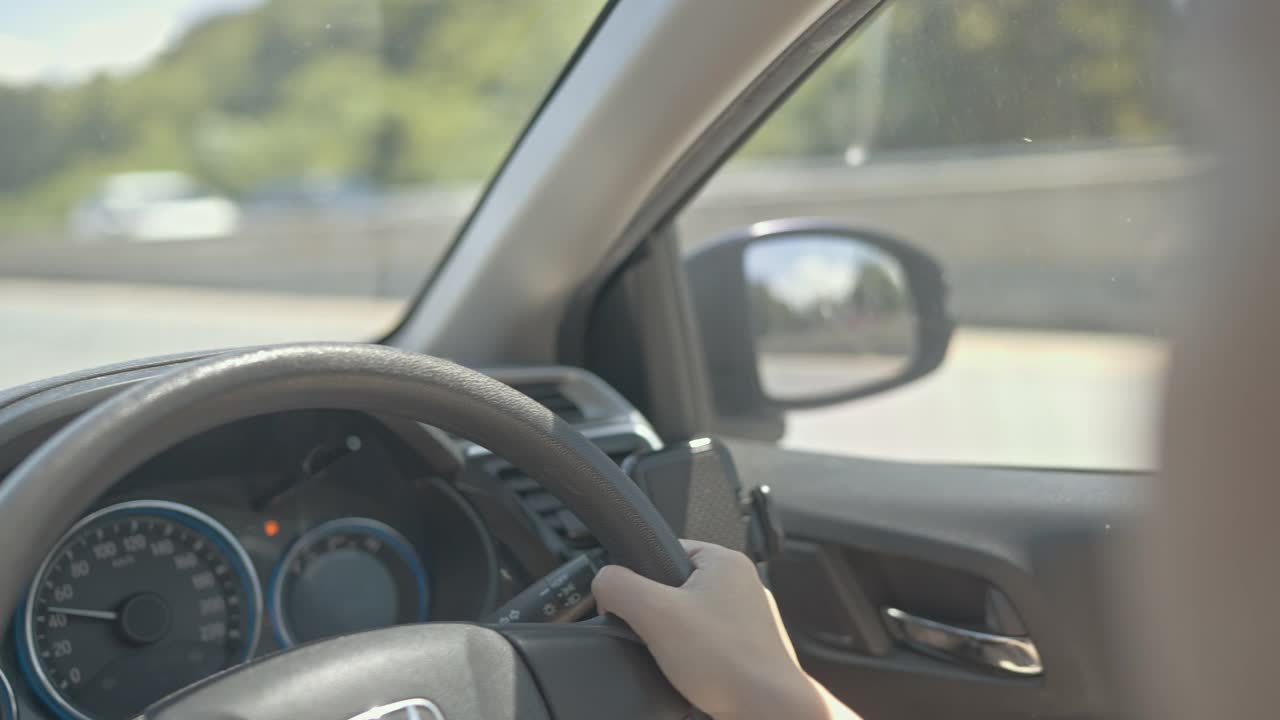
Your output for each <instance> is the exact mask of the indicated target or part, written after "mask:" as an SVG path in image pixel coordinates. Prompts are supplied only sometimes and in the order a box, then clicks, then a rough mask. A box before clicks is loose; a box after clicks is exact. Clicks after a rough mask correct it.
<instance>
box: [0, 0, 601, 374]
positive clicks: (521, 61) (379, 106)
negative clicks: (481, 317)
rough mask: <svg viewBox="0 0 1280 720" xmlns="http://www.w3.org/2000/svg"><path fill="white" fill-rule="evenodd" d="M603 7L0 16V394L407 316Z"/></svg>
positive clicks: (48, 8)
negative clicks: (40, 381) (121, 366)
mask: <svg viewBox="0 0 1280 720" xmlns="http://www.w3.org/2000/svg"><path fill="white" fill-rule="evenodd" d="M602 4H603V0H520V1H519V2H514V1H512V0H135V1H134V2H130V3H114V2H102V0H46V1H45V2H42V3H4V4H3V6H0V158H3V161H0V317H2V318H3V320H0V324H2V325H3V327H4V328H5V331H6V338H5V347H4V349H3V350H2V351H0V387H7V386H10V385H14V384H18V383H21V382H25V381H29V380H33V379H37V378H40V377H46V376H49V375H52V374H56V373H59V372H64V371H70V370H74V369H79V368H84V367H89V366H93V365H99V364H104V363H109V362H117V361H121V360H127V359H130V358H136V357H144V356H148V355H156V354H162V353H170V352H178V351H186V350H196V349H203V348H215V347H225V346H234V345H245V344H254V343H263V342H287V341H295V340H322V339H323V340H372V339H376V338H379V337H382V336H383V335H385V334H386V333H387V332H389V331H390V329H392V328H393V327H394V326H395V325H396V324H397V323H398V322H399V320H400V319H401V317H402V316H403V314H404V312H405V310H406V306H407V304H408V303H409V302H410V301H411V299H412V298H413V297H415V295H416V293H417V292H418V290H419V289H420V288H421V286H422V284H423V282H424V281H425V279H426V278H427V277H428V276H429V274H430V272H431V270H432V269H433V268H434V266H435V265H436V264H437V263H438V262H439V261H440V260H441V258H442V257H443V256H444V253H445V252H446V250H447V249H448V246H449V243H450V242H451V240H452V239H453V237H454V236H455V234H456V232H457V229H458V227H459V226H460V225H461V223H462V222H463V220H464V219H465V218H466V216H467V214H468V213H469V212H470V209H471V208H472V206H473V205H474V203H475V202H476V200H477V198H478V196H479V193H480V192H481V190H482V188H483V184H484V183H485V181H486V180H487V179H488V178H489V177H491V176H492V175H493V173H494V172H495V170H496V169H497V167H498V166H499V164H500V163H501V161H502V159H503V157H504V156H505V155H506V153H507V152H508V150H509V149H510V147H511V145H512V144H513V142H514V141H515V139H516V137H517V135H518V134H519V132H520V130H521V129H522V128H523V127H524V125H525V124H526V123H527V122H528V120H529V118H530V117H531V116H532V114H533V113H534V111H535V110H536V108H537V107H538V105H539V103H540V102H541V100H542V98H543V97H544V96H545V95H546V93H547V91H548V90H549V88H550V87H551V85H552V83H553V82H554V81H555V78H556V77H557V75H558V74H559V72H560V71H561V69H562V68H563V67H564V66H565V64H566V63H567V62H568V60H569V58H570V56H571V55H572V54H573V51H574V49H575V48H576V46H577V45H578V43H579V42H580V41H581V39H582V38H583V36H584V35H585V34H586V32H587V30H588V28H589V27H590V25H591V22H592V20H593V19H594V17H595V15H596V14H597V13H598V12H599V10H600V8H601V6H602Z"/></svg>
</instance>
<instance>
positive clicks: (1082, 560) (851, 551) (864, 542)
mask: <svg viewBox="0 0 1280 720" xmlns="http://www.w3.org/2000/svg"><path fill="white" fill-rule="evenodd" d="M730 446H731V448H732V450H733V452H734V457H735V461H736V463H737V465H738V467H739V471H740V473H741V474H742V477H743V482H744V484H747V485H749V486H750V485H755V484H767V485H769V486H770V487H771V489H772V496H773V497H774V499H775V507H776V510H777V515H778V518H779V519H780V522H781V525H782V528H783V531H784V533H785V534H786V538H787V539H786V542H785V543H784V547H783V551H782V553H781V554H780V557H775V558H773V559H772V560H771V561H770V579H771V581H772V584H773V587H774V592H775V595H776V597H777V599H778V604H779V608H780V610H781V612H782V614H783V617H784V619H785V620H786V622H787V624H788V628H789V630H790V631H791V632H792V634H793V637H794V640H795V644H796V649H797V652H798V653H799V655H800V657H801V660H802V662H803V663H804V665H805V667H806V668H807V669H808V670H809V672H810V673H811V674H812V675H813V676H814V677H815V678H816V679H818V680H819V681H820V682H822V683H823V684H824V685H826V686H827V687H828V688H830V689H831V690H832V692H834V693H836V694H837V695H838V696H839V697H841V699H843V700H844V701H845V702H847V703H848V704H849V705H850V706H852V707H854V708H855V709H857V710H858V711H859V712H860V713H862V714H863V715H864V716H865V717H868V718H917V717H943V716H945V717H951V718H1003V717H1008V718H1015V717H1017V718H1024V717H1038V718H1110V717H1116V716H1118V715H1120V714H1121V712H1122V710H1121V708H1122V706H1123V703H1122V702H1121V698H1119V697H1118V695H1117V690H1116V674H1117V667H1116V665H1117V662H1116V660H1115V658H1114V657H1113V652H1114V648H1112V647H1111V646H1110V643H1109V642H1108V635H1107V633H1106V631H1105V628H1106V627H1107V620H1106V616H1107V613H1106V610H1107V603H1106V600H1107V583H1106V575H1107V572H1108V562H1109V558H1110V555H1111V554H1112V553H1113V552H1114V550H1115V548H1116V547H1117V545H1118V543H1120V538H1123V537H1124V536H1125V535H1126V534H1127V533H1128V531H1129V530H1130V528H1131V527H1132V525H1133V523H1134V521H1135V518H1136V515H1137V511H1138V508H1139V505H1140V502H1141V498H1142V496H1143V493H1144V486H1145V484H1146V483H1147V481H1148V480H1147V478H1145V477H1143V476H1140V475H1133V474H1119V475H1117V474H1105V473H1083V472H1061V471H1052V470H1024V469H1018V470H1011V469H998V468H985V467H963V466H938V465H917V464H909V463H896V462H881V461H875V460H863V459H852V458H839V457H832V456H824V455H817V454H811V453H802V452H795V451H788V450H784V449H779V448H777V447H775V446H770V445H765V444H760V443H751V442H732V443H731V444H730ZM991 598H998V600H997V601H996V602H994V604H995V605H996V606H998V607H996V608H995V609H994V610H993V609H992V608H991V607H988V606H989V605H990V604H992V601H991ZM899 605H901V606H905V607H901V608H899V609H902V610H905V611H906V612H909V613H911V614H912V615H915V616H918V617H923V618H927V619H930V620H936V621H939V622H943V623H946V624H947V625H949V626H956V627H960V628H967V629H972V630H975V631H979V632H986V633H988V634H992V635H1000V636H1004V635H1008V636H1011V637H1022V636H1023V634H1024V633H1025V637H1026V638H1029V639H1030V641H1031V642H1033V643H1034V645H1035V648H1036V650H1038V652H1039V656H1040V660H1041V662H1042V664H1043V669H1044V670H1043V674H1042V675H1039V676H1034V677H1024V676H1019V675H1016V674H1013V673H1009V672H1005V671H1000V670H998V669H991V668H986V667H983V666H981V665H979V664H977V663H973V662H965V661H958V660H955V659H950V658H945V657H939V656H930V655H928V654H925V653H922V652H919V651H917V650H915V649H912V648H910V647H908V645H907V644H906V643H904V641H903V640H902V639H901V638H900V637H895V636H894V633H892V632H890V631H889V628H890V623H887V622H886V620H885V617H884V611H885V610H886V609H887V608H889V607H893V606H899ZM991 625H996V626H997V627H991Z"/></svg>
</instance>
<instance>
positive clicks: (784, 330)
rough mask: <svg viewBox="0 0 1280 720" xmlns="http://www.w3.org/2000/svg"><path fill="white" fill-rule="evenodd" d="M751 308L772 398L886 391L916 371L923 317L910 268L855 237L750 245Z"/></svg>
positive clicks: (764, 386)
mask: <svg viewBox="0 0 1280 720" xmlns="http://www.w3.org/2000/svg"><path fill="white" fill-rule="evenodd" d="M742 260H743V272H744V273H745V275H746V282H747V309H748V312H749V313H750V323H751V329H752V334H753V335H754V340H755V347H756V357H755V360H756V371H757V373H758V375H759V378H760V387H761V390H762V391H763V392H764V394H765V396H766V397H767V398H769V399H770V400H772V401H774V402H779V403H783V404H794V403H806V402H811V401H815V400H820V399H822V398H826V397H830V396H833V395H835V396H844V395H847V394H849V393H851V392H856V391H857V390H859V389H860V388H864V387H870V386H875V385H882V384H884V383H886V382H888V381H891V380H893V379H894V378H897V377H899V376H901V375H902V374H903V373H904V371H906V369H907V368H908V367H910V365H911V361H912V359H913V358H914V357H915V355H916V353H917V348H918V346H919V342H920V338H919V335H920V332H919V330H920V328H919V325H920V318H919V315H918V314H917V313H916V309H915V304H914V302H913V297H912V292H911V290H912V289H911V287H910V284H909V281H908V279H907V272H906V269H905V268H904V267H903V266H902V262H901V261H900V260H899V259H898V258H896V257H894V256H893V255H892V254H891V253H889V252H888V251H887V250H885V249H884V248H881V247H878V246H877V245H874V244H871V243H867V242H864V241H862V240H859V239H858V238H857V237H856V236H854V235H828V234H824V233H821V232H812V233H794V234H789V235H782V236H775V237H766V238H761V239H760V240H758V241H756V242H753V243H750V244H749V245H747V246H746V247H745V250H744V252H743V254H742Z"/></svg>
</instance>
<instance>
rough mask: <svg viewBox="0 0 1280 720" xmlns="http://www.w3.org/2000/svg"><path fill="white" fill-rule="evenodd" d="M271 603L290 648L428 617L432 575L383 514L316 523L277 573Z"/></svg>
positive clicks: (275, 624) (279, 635) (276, 625)
mask: <svg viewBox="0 0 1280 720" xmlns="http://www.w3.org/2000/svg"><path fill="white" fill-rule="evenodd" d="M267 594H268V598H269V602H268V606H269V609H270V613H271V622H272V626H273V627H274V628H275V633H276V639H277V640H278V641H279V642H280V644H281V645H282V646H284V647H288V646H290V645H293V644H295V643H302V642H307V641H309V640H317V639H319V638H324V637H330V636H333V635H341V634H345V633H351V632H358V631H360V630H371V629H373V628H379V627H386V626H389V625H399V624H404V623H411V622H421V621H423V620H426V619H427V600H428V590H427V575H426V572H425V571H424V569H423V567H422V562H421V560H419V559H418V553H417V552H415V551H414V549H413V546H412V545H411V544H409V541H408V540H406V539H405V538H404V536H403V535H401V534H400V533H398V532H396V531H395V530H393V529H392V528H391V527H389V526H387V525H385V524H384V523H380V522H378V521H377V520H370V519H368V518H342V519H340V520H333V521H330V522H327V523H324V524H323V525H319V526H317V527H315V528H312V529H311V530H310V531H308V532H307V533H305V534H304V535H303V536H302V537H300V538H298V539H297V541H295V542H294V543H293V545H292V546H291V547H290V548H289V551H288V552H287V553H285V556H284V557H283V558H282V559H281V560H280V564H279V565H278V566H277V567H276V570H275V572H274V574H273V576H272V579H271V586H270V588H269V589H268V593H267Z"/></svg>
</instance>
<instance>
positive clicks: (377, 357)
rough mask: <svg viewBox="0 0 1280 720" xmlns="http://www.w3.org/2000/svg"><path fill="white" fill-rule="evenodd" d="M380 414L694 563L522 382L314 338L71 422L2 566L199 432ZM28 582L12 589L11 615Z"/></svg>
mask: <svg viewBox="0 0 1280 720" xmlns="http://www.w3.org/2000/svg"><path fill="white" fill-rule="evenodd" d="M322 408H332V409H350V410H363V411H369V412H380V413H385V414H388V415H396V416H400V417H405V418H410V419H413V420H417V421H420V422H423V423H427V424H430V425H434V426H436V427H438V428H441V429H443V430H445V431H448V432H451V433H454V434H456V435H460V436H462V437H464V438H467V439H468V440H471V441H473V442H476V443H478V444H480V445H483V446H485V447H487V448H489V449H490V450H492V451H493V452H495V453H497V454H498V455H500V456H502V457H504V458H505V459H506V460H508V461H509V462H511V463H513V464H514V465H516V466H517V467H519V468H521V469H522V470H524V471H525V472H527V473H528V474H529V475H530V476H532V477H533V478H535V479H537V480H538V481H539V482H541V483H542V484H543V486H544V487H545V488H546V489H547V490H549V491H550V492H552V493H553V494H554V495H556V496H557V497H558V498H560V499H561V500H562V501H564V503H565V504H566V505H567V506H568V507H569V509H570V510H572V511H573V512H574V513H576V514H577V515H578V517H579V518H581V520H582V521H583V523H585V524H586V525H587V527H589V528H590V529H591V530H592V532H594V533H595V535H596V537H597V539H599V541H600V542H601V544H602V545H603V546H604V547H605V548H606V549H607V550H608V551H609V552H610V553H611V554H612V555H613V558H614V560H615V561H617V562H619V563H621V564H624V565H626V566H628V567H630V568H632V569H633V570H635V571H636V572H638V573H640V574H641V575H644V576H646V577H648V578H651V579H653V580H656V581H658V582H662V583H665V584H667V585H680V584H682V583H683V582H684V581H685V579H687V578H688V576H689V573H690V572H691V571H692V566H691V565H690V563H689V559H688V556H687V555H686V553H685V552H684V550H683V548H682V547H681V545H680V543H679V541H678V540H677V539H676V537H675V535H674V534H673V533H672V531H671V529H670V527H669V526H668V525H667V523H666V521H665V520H664V519H663V518H662V516H661V515H660V514H659V513H658V511H657V510H656V509H655V508H654V506H653V504H652V503H651V502H650V501H649V499H648V498H647V497H646V496H645V495H644V493H642V492H641V491H640V490H639V488H637V487H636V486H635V484H634V483H633V482H632V481H631V480H630V479H629V478H628V477H627V476H626V475H625V474H624V473H623V472H622V471H621V470H620V469H619V468H618V466H617V465H616V464H615V463H614V462H613V461H612V460H610V459H609V457H608V456H607V455H605V454H604V453H603V452H602V451H601V450H600V449H599V448H597V447H596V446H595V445H594V444H592V443H591V442H590V441H589V440H587V439H586V438H584V437H583V436H582V435H581V434H580V433H578V432H577V431H576V430H574V429H573V428H572V427H571V426H569V424H568V423H565V422H564V421H563V420H561V419H560V418H559V417H557V416H556V415H555V414H554V413H552V412H551V411H550V410H548V409H546V408H545V407H543V406H541V405H539V404H538V403H536V402H534V401H533V400H530V399H529V398H528V397H526V396H525V395H523V394H522V393H520V392H517V391H516V390H514V389H512V388H511V387H509V386H507V385H505V384H503V383H501V382H499V381H497V380H494V379H492V378H490V377H488V376H486V375H483V374H481V373H478V372H476V371H474V370H470V369H468V368H465V367H462V366H460V365H457V364H454V363H452V362H449V361H447V360H442V359H439V358H435V357H430V356H427V355H421V354H417V353H411V352H406V351H403V350H396V349H393V348H388V347H385V346H380V345H364V344H353V343H308V344H300V345H287V346H278V347H269V348H263V349H256V350H250V351H247V352H243V353H235V354H229V355H219V356H217V357H214V358H211V359H209V360H205V361H202V362H198V363H195V364H192V365H187V366H183V367H182V368H180V369H177V370H175V371H174V372H172V373H169V374H166V375H163V376H160V377H157V378H155V379H152V380H148V381H146V382H144V383H141V384H139V385H137V386H134V387H132V388H130V389H129V390H126V391H124V392H122V393H120V394H119V395H117V396H115V397H113V398H111V399H110V400H107V401H106V402H104V403H102V404H101V405H99V406H98V407H96V408H94V409H93V410H90V411H89V412H86V413H85V414H83V415H81V416H80V417H79V418H77V419H76V420H74V421H73V422H71V423H69V424H68V425H67V426H66V427H64V428H62V429H61V430H60V431H58V433H57V434H55V435H54V436H53V437H52V438H50V439H49V440H48V441H47V442H45V443H44V445H42V446H41V447H40V448H39V449H37V450H36V451H35V452H34V453H32V454H31V455H30V456H28V457H27V458H26V460H24V461H23V462H22V463H21V464H20V465H19V466H18V467H17V468H15V469H14V471H13V472H12V473H10V475H9V477H8V478H6V479H5V480H4V482H3V483H2V484H0V568H3V569H4V572H5V573H6V574H7V576H8V577H10V578H24V577H30V576H31V575H32V574H33V573H35V571H36V569H37V567H38V565H39V563H40V561H41V559H42V557H43V556H44V554H45V552H46V550H47V549H48V548H50V547H52V546H53V544H54V543H55V542H56V541H57V539H58V537H59V536H60V534H61V533H62V532H63V531H64V530H65V529H66V528H67V527H69V526H70V525H71V524H72V523H74V522H75V520H76V519H77V518H79V517H80V516H81V515H82V514H83V513H84V512H85V511H87V510H88V509H89V508H90V507H91V506H92V504H93V503H94V502H95V501H96V499H97V498H98V497H100V496H101V495H103V494H104V493H105V492H107V491H108V490H109V489H110V488H111V486H112V485H113V484H114V483H115V482H117V481H118V480H119V479H120V478H122V477H123V476H124V475H125V474H127V473H128V472H129V471H131V470H133V469H134V468H136V467H137V466H139V465H140V464H142V463H143V462H145V461H146V460H148V459H150V458H151V457H153V456H155V455H156V454H158V453H160V452H162V451H164V450H166V449H168V448H169V447H172V446H173V445H175V444H177V443H179V442H181V441H183V440H185V439H187V438H190V437H193V436H195V435H197V434H199V433H201V432H204V431H206V430H209V429H212V428H214V427H217V426H220V425H224V424H226V423H229V422H233V421H235V420H240V419H244V418H248V417H252V416H256V415H263V414H267V413H273V412H281V411H286V410H304V409H322ZM21 589H22V588H21V586H20V585H17V584H15V585H12V586H10V587H8V588H7V589H6V590H5V591H4V592H0V617H5V616H8V614H9V613H12V612H13V610H14V607H15V606H16V603H17V601H18V596H19V595H20V594H21Z"/></svg>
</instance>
